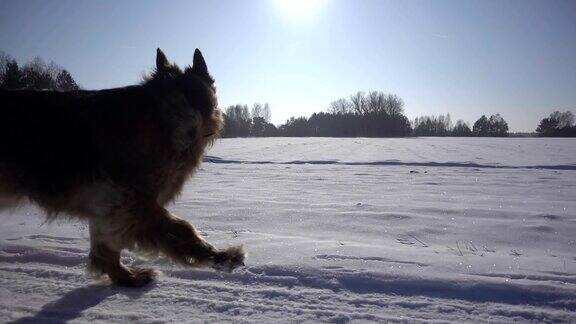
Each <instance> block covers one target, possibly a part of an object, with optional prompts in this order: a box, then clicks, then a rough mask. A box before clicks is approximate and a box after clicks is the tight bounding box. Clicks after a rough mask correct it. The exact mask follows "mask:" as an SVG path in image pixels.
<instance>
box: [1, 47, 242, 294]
mask: <svg viewBox="0 0 576 324" xmlns="http://www.w3.org/2000/svg"><path fill="white" fill-rule="evenodd" d="M222 127H223V118H222V113H221V111H220V110H219V109H218V107H217V99H216V88H215V85H214V79H213V78H212V77H211V76H210V74H209V73H208V68H207V66H206V62H205V61H204V58H203V57H202V54H201V53H200V51H199V50H198V49H196V51H195V52H194V61H193V65H192V66H188V67H186V68H185V69H184V70H181V69H180V68H179V67H178V66H176V65H175V64H171V63H170V62H169V61H168V60H167V58H166V56H165V55H164V53H162V51H161V50H160V49H158V50H157V53H156V70H155V71H154V72H153V73H152V74H151V75H150V76H148V77H146V78H145V80H144V81H143V82H142V83H141V84H140V85H135V86H128V87H124V88H116V89H108V90H100V91H71V92H54V91H31V90H14V91H7V90H0V207H9V206H17V205H18V204H19V203H20V202H25V201H30V202H32V203H35V204H37V205H38V206H40V207H41V208H42V209H43V210H44V211H45V212H46V213H47V217H48V219H49V220H52V219H55V218H56V217H58V215H67V216H69V217H75V218H79V219H84V220H87V221H88V223H89V229H90V246H91V248H90V254H89V262H88V264H89V269H90V270H92V271H94V272H96V273H99V274H105V275H108V277H109V278H110V279H111V280H112V282H114V283H116V284H118V285H122V286H132V287H138V286H142V285H145V284H146V283H148V282H150V281H151V280H152V279H153V278H155V277H156V275H157V272H156V271H155V270H154V269H144V268H135V267H128V266H125V265H123V264H122V263H121V261H120V253H121V251H122V250H123V249H133V250H134V249H135V250H138V251H144V252H146V253H152V254H154V253H161V254H164V255H167V256H168V257H170V258H171V259H172V260H173V261H175V262H176V263H178V264H181V265H184V266H190V267H212V268H214V269H217V270H223V271H232V270H233V269H234V268H236V267H239V266H242V265H243V262H244V252H243V250H242V247H241V246H235V247H230V248H228V249H224V250H219V249H216V248H215V247H213V246H212V245H210V244H209V243H207V242H206V241H205V240H204V239H203V238H202V237H201V236H200V235H199V234H198V232H197V231H196V229H195V228H194V227H193V226H192V225H191V224H190V223H188V222H187V221H185V220H183V219H181V218H178V217H177V216H175V215H172V214H171V213H170V212H168V211H167V210H166V209H165V206H166V205H167V204H168V203H169V202H171V201H173V200H174V199H175V198H176V197H177V196H178V194H179V193H180V191H181V190H182V186H183V185H184V183H185V181H186V180H187V179H188V178H189V177H190V176H191V175H192V174H193V173H194V171H195V170H196V169H197V168H198V165H199V164H200V162H201V159H202V156H203V154H204V150H205V149H206V147H207V146H209V145H210V144H212V143H213V141H214V140H215V139H216V138H217V137H218V135H219V133H220V131H221V130H222Z"/></svg>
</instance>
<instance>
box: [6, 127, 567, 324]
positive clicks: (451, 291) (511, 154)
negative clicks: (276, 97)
mask: <svg viewBox="0 0 576 324" xmlns="http://www.w3.org/2000/svg"><path fill="white" fill-rule="evenodd" d="M170 209H171V210H172V211H173V212H174V213H176V214H178V215H180V216H182V217H184V218H186V219H189V220H190V221H192V222H193V223H194V224H195V225H196V226H197V227H198V228H199V229H200V230H201V231H202V233H203V234H204V235H205V236H206V237H207V239H208V240H209V241H210V242H211V243H213V244H215V245H217V246H219V247H225V246H227V245H228V244H239V243H243V244H244V245H245V248H246V250H247V251H248V254H249V255H248V259H247V263H246V267H245V268H243V269H240V270H239V271H236V272H235V273H232V274H220V273H216V272H213V271H208V270H206V271H203V270H189V269H182V268H178V267H176V266H174V265H172V264H170V263H169V262H167V261H166V260H163V259H158V260H148V261H146V260H143V259H141V258H139V257H138V256H135V255H132V254H128V253H127V254H126V257H125V262H127V263H130V262H132V263H136V264H152V265H154V266H155V267H158V268H159V269H161V270H162V272H163V275H162V276H161V277H160V278H159V280H158V281H156V282H155V283H153V284H152V285H150V286H148V287H146V288H144V289H126V288H117V287H114V286H110V285H109V283H107V282H101V281H97V280H94V279H92V278H90V277H89V276H88V275H87V274H86V273H85V264H86V256H87V253H88V246H89V243H88V233H87V228H86V226H85V225H84V224H79V223H66V222H60V223H55V224H43V222H44V220H43V218H42V216H41V214H40V213H39V212H38V211H37V210H36V209H34V208H33V207H29V206H26V207H23V208H21V209H19V210H15V211H3V212H2V214H0V217H1V218H0V221H1V223H0V224H1V226H0V322H7V321H17V322H21V323H27V322H40V321H43V322H65V321H72V322H93V321H96V322H98V321H100V322H117V323H126V322H133V323H151V322H166V321H169V322H177V323H182V322H206V321H207V322H218V323H221V322H243V321H246V322H265V323H276V322H301V321H305V322H317V321H325V322H339V323H342V322H349V321H351V322H373V321H374V322H456V323H461V322H474V323H478V322H492V323H498V322H512V321H519V322H576V140H574V139H539V138H517V139H514V138H511V139H491V138H488V139H480V138H402V139H365V138H355V139H354V138H352V139H328V138H302V139H295V138H273V139H225V140H220V141H218V142H217V143H216V144H215V146H214V147H213V148H212V149H211V150H210V151H209V152H208V156H207V157H206V159H205V163H204V164H203V165H202V167H201V169H200V171H199V172H198V174H197V175H196V177H195V178H193V179H192V180H191V181H190V182H189V183H188V185H187V187H186V190H185V192H184V193H183V195H182V196H181V197H180V199H178V201H177V202H176V204H174V205H173V206H171V207H170Z"/></svg>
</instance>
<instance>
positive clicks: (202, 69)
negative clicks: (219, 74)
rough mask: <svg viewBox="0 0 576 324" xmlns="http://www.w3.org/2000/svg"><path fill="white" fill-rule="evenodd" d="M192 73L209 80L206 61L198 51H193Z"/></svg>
mask: <svg viewBox="0 0 576 324" xmlns="http://www.w3.org/2000/svg"><path fill="white" fill-rule="evenodd" d="M192 72H194V73H195V74H196V75H198V76H200V77H204V78H207V79H211V77H210V74H209V73H208V66H206V61H204V57H203V56H202V53H201V52H200V50H199V49H196V50H195V51H194V62H193V63H192Z"/></svg>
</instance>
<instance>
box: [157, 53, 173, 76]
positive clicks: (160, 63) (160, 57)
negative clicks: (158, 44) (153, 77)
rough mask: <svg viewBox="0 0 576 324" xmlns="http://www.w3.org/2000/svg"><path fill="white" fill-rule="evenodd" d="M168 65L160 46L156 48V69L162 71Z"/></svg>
mask: <svg viewBox="0 0 576 324" xmlns="http://www.w3.org/2000/svg"><path fill="white" fill-rule="evenodd" d="M169 65H170V63H169V62H168V59H167V58H166V55H164V52H162V50H161V49H160V48H157V49H156V71H157V72H159V73H162V72H164V71H165V70H166V68H167V67H168V66H169Z"/></svg>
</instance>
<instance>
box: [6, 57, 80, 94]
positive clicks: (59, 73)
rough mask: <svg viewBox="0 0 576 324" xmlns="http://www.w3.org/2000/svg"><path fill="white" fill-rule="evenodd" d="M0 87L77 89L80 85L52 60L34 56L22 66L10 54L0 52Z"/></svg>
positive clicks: (10, 88) (11, 88)
mask: <svg viewBox="0 0 576 324" xmlns="http://www.w3.org/2000/svg"><path fill="white" fill-rule="evenodd" d="M0 88H2V89H9V90H14V89H31V90H57V91H71V90H79V89H80V87H79V86H78V84H77V83H76V81H75V80H74V78H73V77H72V75H71V74H70V72H68V71H67V70H66V69H64V68H62V67H60V66H59V65H57V64H56V63H54V62H50V63H46V62H44V60H42V59H41V58H40V57H35V58H34V59H32V60H31V61H30V62H27V63H26V64H24V65H23V66H22V67H20V65H18V62H17V61H16V60H15V59H14V58H12V57H11V56H10V55H8V54H6V53H4V52H0Z"/></svg>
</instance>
